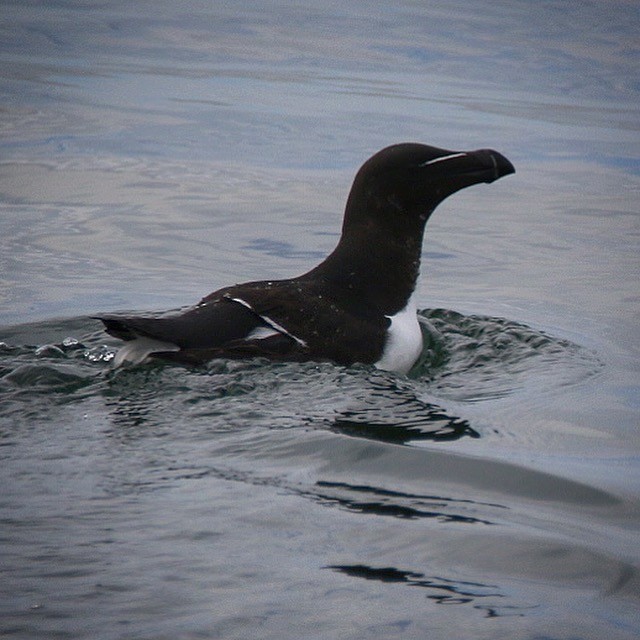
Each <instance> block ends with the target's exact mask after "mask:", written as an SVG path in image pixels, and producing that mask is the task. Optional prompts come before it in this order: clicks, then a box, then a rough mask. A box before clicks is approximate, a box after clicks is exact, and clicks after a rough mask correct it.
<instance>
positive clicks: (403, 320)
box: [375, 296, 422, 373]
mask: <svg viewBox="0 0 640 640" xmlns="http://www.w3.org/2000/svg"><path fill="white" fill-rule="evenodd" d="M387 318H389V320H391V325H390V326H389V328H388V329H387V341H386V343H385V345H384V351H383V352H382V357H381V358H380V360H378V362H376V363H375V366H376V367H377V368H378V369H384V370H385V371H397V372H398V373H408V372H409V370H410V369H411V367H412V366H413V365H414V363H415V361H416V360H417V359H418V356H419V355H420V354H421V353H422V331H420V324H419V323H418V315H417V307H416V303H415V300H414V298H413V296H412V297H411V298H410V299H409V302H408V303H407V306H406V307H405V308H404V309H402V311H399V312H398V313H396V314H395V315H393V316H387Z"/></svg>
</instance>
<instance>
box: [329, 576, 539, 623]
mask: <svg viewBox="0 0 640 640" xmlns="http://www.w3.org/2000/svg"><path fill="white" fill-rule="evenodd" d="M326 568H327V569H333V570H334V571H339V572H340V573H344V574H345V575H347V576H352V577H355V578H364V579H365V580H378V581H380V582H390V583H398V584H404V585H407V586H410V587H420V588H422V589H426V590H427V591H428V595H427V598H428V599H429V600H432V601H434V602H435V603H436V604H448V605H455V604H473V608H474V609H478V610H480V611H483V612H484V614H485V616H486V617H487V618H493V617H500V616H514V615H519V616H523V615H525V613H524V611H525V610H526V609H533V608H535V607H531V606H529V607H515V606H512V605H506V606H505V607H500V605H489V604H480V603H482V602H483V598H503V597H504V594H502V593H500V592H499V591H498V587H497V585H489V584H481V583H478V582H466V581H460V580H449V579H447V578H443V577H440V576H425V575H424V574H422V573H415V572H413V571H402V570H400V569H396V568H394V567H381V568H374V567H368V566H365V565H342V566H341V565H335V566H328V567H326Z"/></svg>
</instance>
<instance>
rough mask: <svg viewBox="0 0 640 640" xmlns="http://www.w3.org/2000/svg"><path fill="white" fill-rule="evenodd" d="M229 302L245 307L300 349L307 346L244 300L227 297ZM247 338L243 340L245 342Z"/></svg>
mask: <svg viewBox="0 0 640 640" xmlns="http://www.w3.org/2000/svg"><path fill="white" fill-rule="evenodd" d="M229 300H231V301H232V302H237V303H238V304H241V305H242V306H243V307H246V308H247V309H249V310H250V311H252V312H253V313H255V314H256V315H257V316H258V318H260V319H261V320H262V321H263V322H266V323H267V324H268V325H269V326H270V327H271V328H272V329H275V330H276V331H277V332H278V333H282V334H284V335H285V336H288V337H289V338H291V339H292V340H295V341H296V342H297V343H298V344H299V345H300V346H302V347H306V346H307V343H306V342H305V341H304V340H301V339H300V338H298V337H296V336H294V335H293V334H292V333H289V332H288V331H287V330H286V329H285V328H284V327H283V326H281V325H279V324H278V323H277V322H275V321H273V320H272V319H271V318H269V317H267V316H263V315H260V314H259V313H258V312H257V311H256V310H255V309H254V308H253V307H252V306H251V305H250V304H249V303H248V302H247V301H246V300H243V299H242V298H232V297H229ZM254 331H255V329H254ZM249 335H251V334H249ZM262 337H266V336H262ZM247 338H248V336H247ZM247 338H245V340H246V339H247Z"/></svg>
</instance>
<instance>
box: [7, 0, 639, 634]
mask: <svg viewBox="0 0 640 640" xmlns="http://www.w3.org/2000/svg"><path fill="white" fill-rule="evenodd" d="M639 21H640V20H639V16H638V11H637V8H636V6H635V4H634V3H632V2H624V1H623V0H618V1H615V2H612V3H606V4H602V5H601V4H596V3H594V4H588V3H583V4H581V5H579V6H575V7H574V6H573V5H567V4H566V3H557V2H539V3H535V5H534V4H532V3H528V2H525V1H524V0H523V1H519V0H518V1H516V2H504V3H503V2H485V1H479V2H475V3H473V4H471V5H470V4H469V3H462V2H455V1H454V2H447V3H428V4H427V3H424V4H423V3H413V2H408V1H407V2H395V3H370V2H365V1H364V0H363V1H358V2H352V3H349V4H348V5H343V4H340V3H324V4H323V5H322V6H316V5H311V4H306V5H305V4H301V3H287V2H284V1H283V2H277V1H273V2H269V3H262V4H260V5H259V6H258V5H256V7H255V8H253V7H252V6H250V5H246V3H239V2H225V3H217V4H215V5H213V4H211V3H205V2H197V1H196V0H188V1H187V2H183V3H178V4H171V3H163V2H154V3H147V2H137V3H118V2H111V3H108V4H103V5H100V4H91V3H90V4H86V3H85V4H83V3H75V2H57V3H51V2H49V3H41V2H35V1H34V2H30V3H25V2H4V3H3V7H2V21H1V22H0V29H1V31H2V37H1V38H0V55H1V61H2V64H0V78H1V80H0V95H1V98H2V99H1V104H2V107H1V108H0V341H1V342H2V345H0V444H1V445H2V448H1V449H0V452H1V453H0V455H1V456H2V463H1V465H0V479H1V480H0V481H1V485H0V486H2V493H1V494H0V519H1V527H0V552H1V555H0V558H1V560H0V566H1V567H2V573H1V574H0V580H1V582H0V593H1V594H2V597H1V598H0V632H1V633H2V635H3V637H8V638H29V639H30V638H36V637H43V638H44V637H46V638H108V639H112V638H113V639H115V638H122V639H124V638H126V639H129V638H145V639H146V638H148V639H151V638H153V639H158V638H172V639H173V638H225V639H226V638H251V637H260V638H298V637H305V638H323V639H324V638H338V637H340V638H353V639H356V638H358V639H359V638H411V639H413V638H425V637H428V638H487V639H489V638H491V639H494V638H509V639H512V638H528V639H529V638H530V639H534V638H553V639H554V640H555V639H563V638H566V639H569V638H571V639H575V638H602V637H608V638H612V639H617V638H625V639H626V638H636V637H637V636H638V634H639V633H640V615H639V614H638V611H639V607H638V604H639V602H638V601H639V594H640V574H639V572H638V563H639V559H640V558H639V554H638V550H637V548H638V523H639V522H640V502H639V500H638V496H639V493H640V432H639V429H638V426H639V425H638V422H639V421H638V415H639V409H640V401H639V399H640V381H639V376H638V370H639V363H640V353H639V351H640V350H639V347H638V345H639V343H640V342H639V340H638V337H639V335H638V333H639V332H638V320H639V319H640V290H639V286H638V282H640V277H639V276H640V273H639V271H640V269H639V260H638V255H639V251H638V249H639V247H638V237H639V235H640V233H639V232H640V225H639V223H638V207H637V202H638V194H639V191H640V189H639V188H640V178H639V174H640V161H639V160H638V157H639V155H640V154H639V146H640V140H639V136H638V129H639V128H640V126H639V122H640V119H639V118H638V112H639V109H638V104H639V100H638V93H639V89H640V86H639V85H638V82H637V65H638V47H637V35H636V34H637V30H638V23H639ZM404 140H414V141H420V142H424V143H427V144H433V145H437V146H443V147H445V148H452V149H472V148H479V147H487V146H491V147H493V148H496V149H498V150H499V151H501V152H503V153H504V154H505V155H506V156H507V157H508V158H509V159H510V160H512V161H513V163H514V164H515V166H516V169H517V173H516V175H515V176H510V177H509V178H507V179H504V180H501V181H499V182H497V183H495V184H493V185H489V186H478V187H474V188H472V189H468V190H466V191H464V192H462V193H460V194H457V195H456V196H454V197H452V198H451V199H450V200H449V201H447V202H446V203H444V204H443V205H442V206H441V207H440V208H439V209H438V210H437V212H436V213H435V214H434V216H433V218H432V219H431V220H430V221H429V225H428V228H427V235H426V241H425V250H424V254H423V269H422V271H423V274H422V278H421V280H420V285H419V290H418V302H419V306H420V308H421V309H422V311H421V313H420V315H421V320H422V328H423V334H424V337H425V349H424V352H423V357H422V358H421V361H420V362H419V364H418V365H417V366H416V367H415V369H414V370H413V371H412V372H411V374H410V375H409V376H408V377H404V376H396V375H393V374H388V373H384V372H379V371H375V370H372V369H370V368H367V367H363V366H356V367H351V368H341V367H335V366H332V365H330V364H326V363H324V364H317V363H303V364H273V363H267V362H262V361H247V362H213V363H211V365H210V366H208V367H205V368H202V369H197V370H189V369H185V368H182V367H177V366H167V365H158V364H156V365H146V366H142V367H138V368H135V369H131V370H124V371H115V372H114V371H112V370H111V367H110V361H111V358H112V357H113V353H114V351H115V349H116V347H117V341H116V340H113V339H111V338H109V337H108V336H106V335H105V334H104V333H103V332H102V330H101V327H100V324H99V323H98V322H96V321H93V320H91V319H90V318H89V316H90V315H92V314H95V313H98V312H104V311H112V310H126V309H130V310H139V311H142V310H163V309H168V308H176V307H179V306H182V305H185V304H189V303H191V302H194V301H196V300H198V299H199V298H200V297H201V296H202V295H204V294H206V293H208V292H210V291H212V290H214V289H216V288H218V287H221V286H224V285H227V284H230V283H233V282H241V281H243V280H250V279H256V278H262V277H270V278H278V277H288V276H291V275H295V274H297V273H301V272H303V271H305V270H307V269H308V268H310V267H311V266H313V265H314V264H316V263H317V262H318V261H319V260H321V259H322V257H323V256H324V255H326V253H328V252H329V251H330V250H331V249H332V248H333V246H334V244H335V242H336V240H337V237H338V235H337V234H338V231H339V227H340V220H341V212H342V208H343V206H344V200H345V198H346V194H347V191H348V188H349V186H350V183H351V180H352V178H353V175H354V173H355V171H356V170H357V168H358V166H359V165H360V164H361V163H362V162H363V161H364V160H365V159H366V158H367V157H368V156H369V155H371V154H372V153H373V152H375V151H376V150H378V149H379V148H382V147H383V146H385V145H387V144H392V143H394V142H399V141H404Z"/></svg>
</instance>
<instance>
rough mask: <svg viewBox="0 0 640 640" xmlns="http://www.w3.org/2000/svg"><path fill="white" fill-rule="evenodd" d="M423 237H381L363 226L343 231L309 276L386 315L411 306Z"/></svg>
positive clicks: (377, 232) (378, 233)
mask: <svg viewBox="0 0 640 640" xmlns="http://www.w3.org/2000/svg"><path fill="white" fill-rule="evenodd" d="M421 253H422V237H421V236H420V237H419V238H418V239H416V238H415V237H406V238H400V239H398V238H395V237H387V236H384V237H381V235H380V232H379V231H376V232H373V231H372V230H371V229H369V228H367V227H366V226H363V227H361V228H358V229H345V230H343V234H342V237H341V238H340V242H339V243H338V245H337V247H336V248H335V249H334V250H333V252H332V253H331V254H330V255H329V256H328V257H327V258H326V259H325V260H324V262H322V263H321V264H319V265H318V266H317V267H316V268H315V269H313V270H312V271H310V272H309V273H308V274H307V275H310V276H313V277H320V278H323V279H325V280H326V281H328V282H329V283H331V285H332V286H333V287H337V288H339V289H340V290H341V291H342V292H344V293H346V294H348V295H350V296H353V299H354V300H360V301H362V302H363V303H365V304H367V305H372V306H374V307H376V308H377V309H379V311H381V312H382V313H384V314H385V315H393V314H395V313H397V312H398V311H401V310H402V309H404V308H405V307H406V306H407V303H408V302H409V299H410V298H411V295H412V294H413V291H414V289H415V286H416V282H417V279H418V274H419V271H420V257H421Z"/></svg>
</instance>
